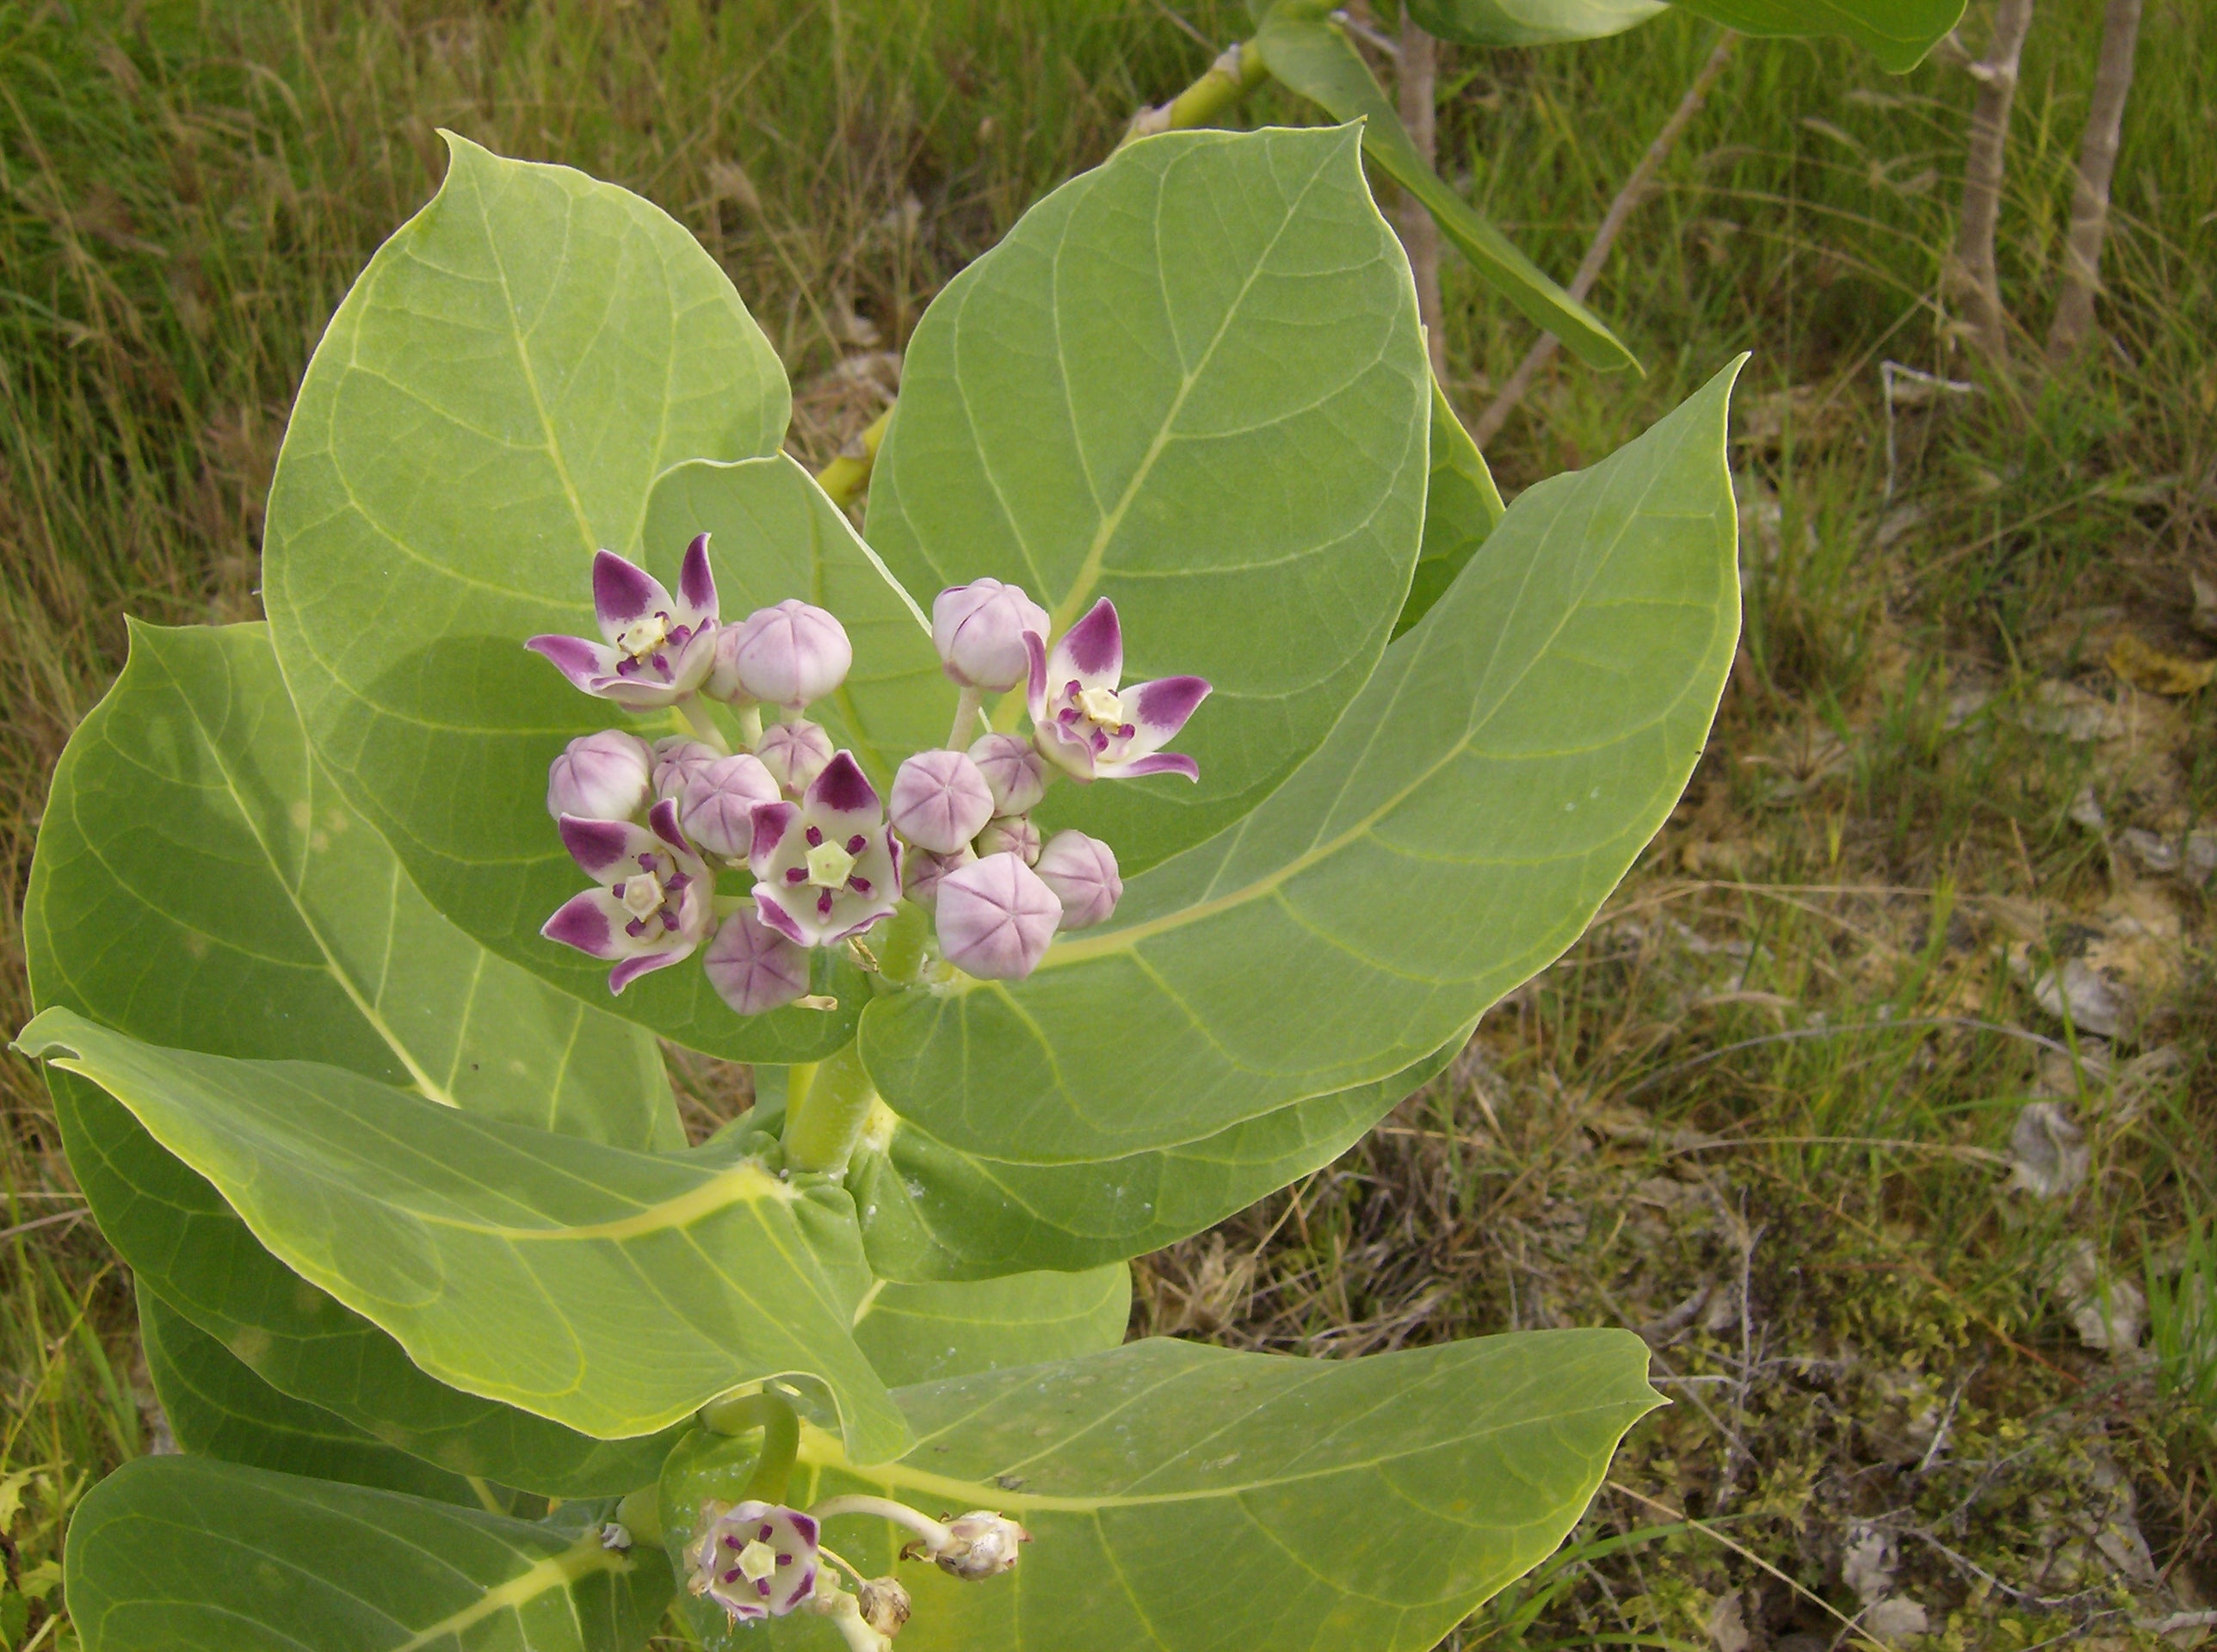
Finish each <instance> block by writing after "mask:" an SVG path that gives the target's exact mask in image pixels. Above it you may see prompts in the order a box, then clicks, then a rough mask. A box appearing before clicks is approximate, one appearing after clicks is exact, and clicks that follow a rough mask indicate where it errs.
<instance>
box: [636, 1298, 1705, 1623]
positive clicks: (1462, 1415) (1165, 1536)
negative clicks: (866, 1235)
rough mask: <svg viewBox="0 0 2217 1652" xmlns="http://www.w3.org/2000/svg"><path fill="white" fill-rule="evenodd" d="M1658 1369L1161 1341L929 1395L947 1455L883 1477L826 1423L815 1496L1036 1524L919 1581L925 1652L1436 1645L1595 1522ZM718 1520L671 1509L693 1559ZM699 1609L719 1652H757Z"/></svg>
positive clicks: (914, 1575) (1637, 1356)
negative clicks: (963, 1565)
mask: <svg viewBox="0 0 2217 1652" xmlns="http://www.w3.org/2000/svg"><path fill="white" fill-rule="evenodd" d="M1646 1372H1647V1349H1646V1345H1645V1344H1643V1343H1642V1342H1641V1341H1640V1339H1639V1338H1638V1337H1636V1336H1633V1335H1632V1334H1631V1333H1630V1332H1628V1331H1537V1332H1527V1333H1523V1334H1522V1335H1513V1336H1493V1337H1485V1338H1481V1339H1479V1340H1478V1341H1470V1342H1456V1343H1453V1344H1450V1345H1448V1346H1447V1347H1433V1348H1414V1349H1405V1350H1403V1351H1401V1352H1399V1353H1386V1354H1379V1355H1376V1356H1374V1357H1373V1358H1370V1359H1348V1360H1308V1359H1282V1358H1275V1357H1272V1356H1270V1355H1266V1354H1254V1353H1230V1352H1228V1351H1226V1350H1224V1349H1220V1348H1210V1347H1200V1346H1197V1345H1195V1344H1193V1343H1189V1342H1179V1341H1168V1340H1164V1339H1151V1340H1149V1341H1144V1342H1135V1343H1132V1344H1129V1345H1127V1347H1121V1348H1118V1349H1116V1350H1115V1352H1113V1353H1102V1354H1096V1355H1094V1356H1093V1357H1091V1358H1090V1359H1076V1360H1071V1361H1070V1362H1068V1363H1067V1364H1064V1365H1053V1366H1044V1367H1040V1366H1034V1367H1033V1368H1030V1369H1028V1370H1024V1371H1017V1372H1000V1373H996V1374H993V1375H990V1376H980V1377H970V1378H959V1379H957V1380H955V1381H953V1382H946V1383H937V1384H931V1385H930V1386H929V1387H923V1388H911V1389H905V1390H902V1391H901V1395H900V1401H901V1404H902V1407H903V1409H905V1410H906V1411H907V1413H908V1415H909V1416H910V1419H911V1421H912V1422H913V1423H914V1425H915V1427H916V1430H917V1435H918V1437H919V1438H920V1439H923V1440H925V1441H926V1442H928V1443H927V1444H926V1445H923V1446H921V1447H920V1448H919V1449H918V1450H917V1452H913V1453H911V1455H910V1456H909V1457H907V1458H904V1459H902V1460H901V1461H899V1462H898V1463H894V1464H887V1465H886V1466H885V1467H883V1468H881V1469H874V1470H857V1469H855V1468H854V1467H852V1466H850V1465H849V1464H847V1463H845V1462H844V1461H843V1459H842V1458H841V1456H840V1453H839V1450H838V1446H837V1441H835V1440H833V1439H831V1437H830V1436H828V1435H825V1434H824V1433H820V1432H818V1431H817V1430H814V1429H805V1430H804V1431H803V1433H802V1439H801V1452H800V1464H801V1468H802V1470H804V1474H803V1476H802V1477H801V1478H800V1481H799V1482H798V1484H797V1486H796V1490H795V1493H794V1501H800V1500H801V1499H803V1498H817V1497H823V1496H826V1495H836V1494H837V1493H840V1492H855V1491H868V1492H874V1493H877V1494H879V1495H886V1496H892V1497H896V1498H899V1499H900V1500H901V1501H905V1502H908V1503H911V1504H914V1505H920V1506H922V1507H925V1508H928V1509H930V1510H933V1511H936V1510H939V1509H942V1508H948V1509H965V1508H981V1507H982V1508H996V1509H999V1510H1001V1511H1003V1512H1004V1513H1008V1514H1010V1515H1011V1516H1013V1517H1014V1518H1015V1519H1018V1520H1021V1521H1022V1523H1023V1525H1024V1526H1025V1528H1026V1529H1027V1530H1028V1531H1029V1532H1031V1534H1032V1538H1033V1541H1032V1542H1031V1543H1030V1544H1027V1545H1026V1546H1025V1549H1024V1555H1023V1560H1022V1564H1021V1565H1020V1567H1019V1568H1018V1569H1017V1571H1016V1574H1015V1575H1012V1576H1009V1577H1004V1578H998V1579H994V1580H991V1581H985V1582H983V1583H970V1582H962V1581H957V1580H955V1579H953V1578H949V1577H946V1576H943V1575H941V1574H940V1573H938V1572H936V1571H935V1570H933V1569H930V1568H929V1567H923V1566H915V1565H911V1566H904V1567H900V1568H899V1575H900V1577H901V1581H903V1582H904V1583H905V1584H906V1585H907V1587H909V1588H910V1590H911V1591H912V1592H913V1593H914V1595H915V1603H916V1609H915V1615H914V1616H913V1617H912V1618H911V1619H910V1622H909V1624H908V1627H907V1628H906V1629H905V1630H904V1631H903V1632H902V1636H901V1645H902V1647H903V1649H904V1652H934V1649H945V1652H957V1649H960V1652H974V1649H977V1648H980V1647H998V1648H1007V1649H1011V1652H1129V1649H1131V1648H1133V1647H1141V1646H1144V1647H1153V1648H1159V1649H1162V1652H1232V1649H1245V1648H1251V1647H1253V1648H1264V1647H1268V1648H1277V1647H1330V1648H1332V1649H1334V1652H1386V1649H1389V1648H1391V1649H1403V1652H1416V1649H1419V1648H1426V1647H1430V1646H1431V1645H1433V1644H1434V1643H1436V1641H1438V1640H1439V1639H1440V1638H1441V1637H1442V1636H1444V1635H1445V1634H1446V1633H1447V1632H1448V1630H1449V1629H1451V1628H1453V1627H1454V1624H1455V1623H1456V1622H1457V1621H1458V1620H1459V1619H1461V1618H1462V1617H1463V1616H1464V1615H1465V1614H1467V1612H1469V1611H1470V1610H1471V1608H1473V1606H1477V1605H1478V1604H1479V1602H1480V1601H1481V1600H1485V1598H1486V1597H1487V1596H1488V1595H1490V1594H1491V1593H1493V1592H1494V1591H1496V1590H1497V1589H1498V1588H1500V1587H1502V1586H1503V1585H1504V1584H1505V1583H1507V1582H1508V1581H1510V1579H1512V1578H1514V1577H1516V1576H1517V1575H1520V1574H1522V1572H1524V1571H1525V1570H1527V1569H1529V1568H1530V1567H1532V1566H1533V1565H1535V1564H1536V1563H1538V1562H1539V1561H1540V1560H1541V1558H1543V1557H1544V1556H1546V1555H1547V1553H1548V1551H1549V1550H1553V1548H1554V1546H1555V1545H1556V1544H1558V1543H1559V1542H1560V1541H1561V1540H1562V1538H1563V1537H1564V1535H1565V1533H1566V1532H1569V1531H1570V1529H1571V1528H1572V1526H1574V1525H1575V1524H1576V1523H1577V1521H1578V1516H1579V1515H1580V1514H1581V1513H1584V1509H1585V1506H1586V1503H1587V1501H1588V1500H1589V1499H1590V1498H1591V1496H1592V1495H1593V1493H1594V1490H1595V1489H1596V1487H1597V1486H1598V1485H1599V1484H1600V1482H1601V1477H1602V1475H1603V1472H1604V1471H1605V1470H1606V1469H1607V1467H1608V1464H1609V1457H1610V1455H1611V1453H1612V1452H1614V1451H1615V1448H1616V1444H1617V1441H1618V1440H1619V1439H1621V1437H1622V1435H1623V1433H1624V1431H1625V1430H1626V1429H1627V1428H1628V1427H1631V1426H1632V1424H1633V1422H1634V1421H1637V1420H1638V1419H1639V1418H1640V1416H1641V1415H1644V1414H1645V1413H1646V1412H1647V1411H1649V1410H1651V1409H1653V1408H1654V1407H1655V1406H1657V1405H1658V1404H1659V1403H1661V1399H1660V1396H1658V1395H1657V1394H1656V1393H1655V1391H1654V1390H1652V1389H1651V1388H1650V1387H1648V1385H1647V1383H1646ZM725 1495H730V1494H729V1493H726V1494H725ZM697 1508H698V1504H697V1501H695V1502H694V1503H693V1504H692V1505H691V1506H690V1507H672V1506H671V1502H670V1500H665V1501H664V1519H665V1520H673V1519H674V1520H675V1522H676V1529H675V1530H674V1531H673V1532H670V1539H671V1541H672V1543H673V1544H674V1543H676V1541H680V1540H682V1538H683V1537H684V1536H686V1535H688V1533H689V1526H690V1525H691V1524H692V1523H693V1521H694V1520H695V1519H697ZM905 1536H906V1533H905V1532H897V1531H896V1530H895V1529H894V1528H892V1527H891V1526H888V1525H886V1523H885V1522H882V1521H879V1520H875V1519H857V1518H854V1517H843V1518H841V1519H834V1520H831V1521H829V1522H827V1523H826V1526H825V1530H824V1537H825V1540H826V1541H827V1542H829V1543H831V1544H832V1545H833V1546H834V1547H836V1548H837V1550H839V1552H840V1553H841V1554H842V1555H843V1556H847V1557H848V1558H849V1559H851V1560H853V1561H854V1562H855V1563H856V1564H857V1565H859V1566H861V1569H863V1571H864V1572H865V1573H874V1572H880V1571H886V1570H892V1569H894V1567H893V1564H892V1563H893V1556H894V1554H895V1553H896V1551H897V1550H899V1546H900V1544H901V1542H902V1540H903V1539H904V1538H905ZM686 1604H687V1607H688V1611H689V1615H690V1616H691V1618H692V1620H693V1624H694V1625H695V1630H696V1631H699V1632H701V1634H702V1637H703V1644H704V1645H706V1646H707V1647H708V1648H710V1649H711V1652H729V1649H740V1648H743V1647H744V1646H745V1645H746V1644H747V1641H746V1640H745V1638H744V1631H735V1630H733V1629H732V1626H731V1624H730V1623H729V1621H728V1620H727V1619H726V1618H724V1617H723V1614H722V1613H721V1612H717V1611H713V1609H712V1610H709V1611H702V1610H701V1609H699V1607H698V1606H697V1605H696V1604H695V1603H694V1602H691V1601H688V1602H687V1603H686ZM792 1630H800V1633H798V1634H795V1633H792V1632H791V1631H792ZM759 1632H760V1631H759V1630H757V1631H756V1633H757V1634H759ZM807 1635H808V1631H807V1630H806V1629H805V1628H802V1626H801V1625H799V1624H791V1625H790V1626H788V1625H787V1624H777V1625H775V1626H774V1628H773V1637H774V1639H775V1643H777V1644H779V1645H786V1646H791V1645H800V1644H807V1645H818V1644H823V1643H822V1642H818V1641H816V1640H814V1639H812V1638H808V1639H805V1638H804V1637H806V1636H807Z"/></svg>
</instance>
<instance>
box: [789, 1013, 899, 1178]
mask: <svg viewBox="0 0 2217 1652" xmlns="http://www.w3.org/2000/svg"><path fill="white" fill-rule="evenodd" d="M791 1083H792V1086H793V1088H792V1090H791V1092H790V1094H789V1095H788V1099H787V1102H786V1113H785V1136H784V1141H785V1162H786V1168H787V1169H791V1170H804V1171H813V1172H818V1173H820V1174H824V1175H827V1176H837V1175H843V1174H846V1170H847V1162H848V1160H849V1159H850V1158H852V1157H853V1156H854V1154H855V1143H856V1142H858V1141H860V1140H861V1137H862V1125H863V1124H864V1123H865V1121H867V1120H868V1118H869V1116H870V1104H871V1103H872V1102H874V1101H875V1100H877V1099H878V1092H877V1087H876V1086H874V1084H872V1083H871V1082H870V1075H869V1073H868V1071H867V1070H866V1069H864V1068H863V1066H862V1052H861V1045H859V1043H852V1044H848V1045H843V1046H841V1047H840V1048H839V1049H837V1050H835V1051H832V1052H831V1054H830V1055H828V1056H826V1057H824V1059H823V1060H821V1061H819V1062H818V1063H816V1068H815V1071H814V1072H813V1073H812V1074H811V1075H810V1076H808V1079H807V1081H806V1086H805V1087H804V1086H803V1084H802V1082H801V1073H800V1068H798V1067H796V1068H794V1069H793V1076H792V1079H791Z"/></svg>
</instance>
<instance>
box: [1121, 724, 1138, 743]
mask: <svg viewBox="0 0 2217 1652" xmlns="http://www.w3.org/2000/svg"><path fill="white" fill-rule="evenodd" d="M1138 732H1139V725H1138V724H1133V723H1127V724H1124V726H1123V727H1122V728H1121V729H1119V730H1116V737H1117V738H1118V739H1119V740H1129V739H1130V738H1131V737H1133V735H1135V734H1137V733H1138Z"/></svg>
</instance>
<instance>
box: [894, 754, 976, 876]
mask: <svg viewBox="0 0 2217 1652" xmlns="http://www.w3.org/2000/svg"><path fill="white" fill-rule="evenodd" d="M889 812H890V814H891V816H892V823H893V829H894V830H895V831H897V832H899V834H900V835H902V836H903V837H905V838H906V839H907V840H908V841H910V842H911V843H913V844H915V845H916V847H917V848H919V849H929V850H930V851H931V853H932V854H954V852H955V851H956V850H957V849H959V848H961V847H962V846H963V845H964V844H965V843H967V842H968V841H970V840H971V839H972V838H973V837H975V836H977V835H978V833H979V829H981V828H982V827H983V826H984V825H985V823H986V822H987V821H989V820H991V818H992V817H993V793H992V791H991V788H990V787H988V786H986V784H985V776H984V775H983V774H979V772H978V765H977V764H975V763H973V762H972V761H970V760H969V759H968V758H967V757H966V756H964V755H962V754H961V753H960V752H959V751H919V752H918V753H917V754H916V755H915V756H913V757H911V758H910V759H909V760H908V761H906V762H905V763H903V764H902V765H901V766H900V770H899V773H898V774H895V775H894V776H893V795H892V808H891V810H890V811H889Z"/></svg>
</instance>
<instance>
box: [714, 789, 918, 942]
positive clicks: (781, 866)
mask: <svg viewBox="0 0 2217 1652" xmlns="http://www.w3.org/2000/svg"><path fill="white" fill-rule="evenodd" d="M899 856H900V850H899V847H898V846H897V845H896V844H895V843H894V841H893V835H892V829H891V828H889V827H888V826H887V825H886V811H885V805H884V804H882V803H880V801H879V800H878V793H877V789H876V788H875V787H874V786H872V785H871V784H870V782H869V780H868V777H867V776H866V775H864V774H863V773H862V770H861V765H860V764H858V763H857V762H855V757H854V754H853V753H852V752H846V751H843V752H840V753H838V754H837V755H835V756H834V757H833V758H832V759H831V761H830V762H828V763H826V764H825V765H824V772H823V773H822V774H818V776H817V777H816V778H815V780H812V781H811V782H810V783H809V786H808V790H807V791H806V792H803V793H802V794H801V798H800V802H799V803H797V804H796V803H766V804H763V806H762V807H761V808H759V809H757V810H756V811H755V841H754V853H753V854H752V855H751V857H750V865H751V866H753V868H754V874H755V909H756V915H758V916H759V917H760V918H761V919H762V921H763V922H764V923H765V924H768V925H769V927H770V928H772V929H775V930H776V931H777V933H778V934H781V935H783V936H785V937H786V939H787V940H793V941H797V942H799V943H800V945H801V946H831V945H832V944H833V943H835V942H837V941H842V940H846V939H847V937H848V936H849V935H858V934H861V933H862V931H863V930H865V929H867V928H869V927H870V926H871V925H872V924H874V923H875V922H877V921H878V920H879V919H880V918H882V917H885V916H886V915H889V914H890V913H891V912H892V909H893V908H894V907H895V906H897V905H899V903H900V859H899Z"/></svg>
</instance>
